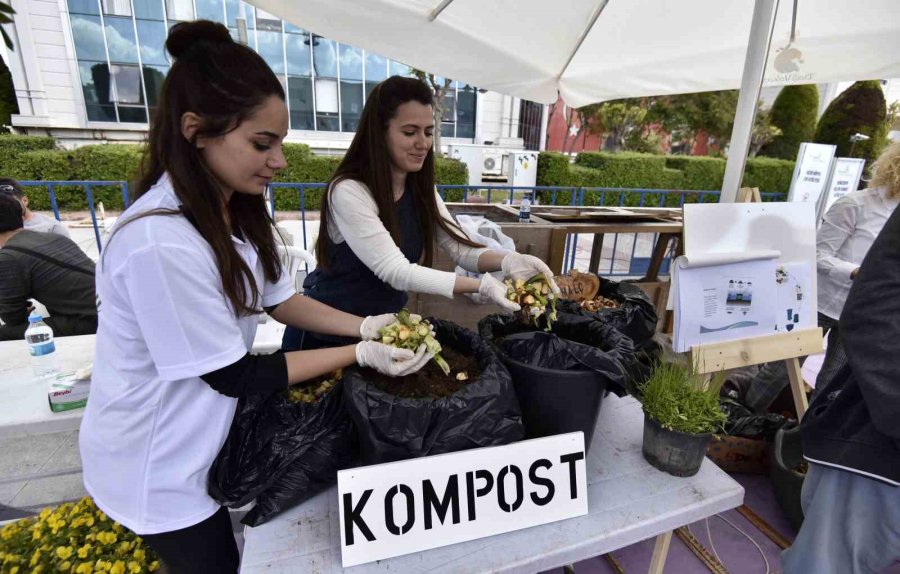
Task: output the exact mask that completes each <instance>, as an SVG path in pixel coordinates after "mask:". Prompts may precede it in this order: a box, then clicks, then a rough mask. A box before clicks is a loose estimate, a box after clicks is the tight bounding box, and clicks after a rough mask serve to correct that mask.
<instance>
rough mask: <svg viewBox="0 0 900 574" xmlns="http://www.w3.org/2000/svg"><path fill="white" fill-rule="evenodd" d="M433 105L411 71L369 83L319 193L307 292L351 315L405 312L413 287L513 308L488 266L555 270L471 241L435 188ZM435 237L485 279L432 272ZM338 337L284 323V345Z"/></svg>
mask: <svg viewBox="0 0 900 574" xmlns="http://www.w3.org/2000/svg"><path fill="white" fill-rule="evenodd" d="M432 106H433V100H432V93H431V89H430V88H429V87H428V86H427V85H426V84H425V83H424V82H421V81H419V80H416V79H413V78H403V77H400V76H393V77H391V78H388V79H387V80H385V81H384V82H382V83H380V84H379V85H377V86H376V87H375V89H374V90H372V93H371V94H370V95H369V98H368V100H367V102H366V106H365V108H364V109H363V113H362V117H361V119H360V123H359V127H358V129H357V131H356V135H355V137H354V138H353V142H352V143H351V144H350V148H349V149H348V150H347V154H346V155H345V156H344V159H343V161H342V162H341V164H340V166H338V168H337V171H336V172H335V175H334V177H333V178H332V180H331V182H330V183H329V185H328V191H327V193H326V194H325V196H324V197H323V199H322V209H321V213H322V215H321V217H322V219H321V223H320V227H319V239H318V242H317V244H316V255H317V259H318V268H317V269H316V270H315V271H314V272H313V273H312V274H310V276H309V277H308V278H307V280H306V282H305V283H304V287H305V289H306V294H307V295H308V296H310V297H312V298H314V299H316V300H318V301H320V302H322V303H325V304H327V305H330V306H332V307H335V308H337V309H340V310H342V311H345V312H348V313H361V312H363V311H365V310H378V311H377V313H376V314H382V313H393V312H396V311H399V310H400V309H401V308H402V307H403V306H404V305H405V304H406V301H407V294H406V293H407V291H416V292H419V293H434V294H439V295H443V296H445V297H453V295H454V294H457V293H478V294H480V295H481V296H482V300H486V301H490V302H493V303H496V304H498V305H500V307H501V308H503V309H505V310H508V311H516V310H518V305H516V304H514V303H511V302H510V301H508V300H507V299H506V287H505V286H504V285H503V284H502V283H501V282H499V281H497V280H496V279H494V278H493V277H492V276H491V275H490V274H489V273H486V272H491V271H499V270H502V271H503V272H504V274H505V275H506V276H509V277H514V278H528V277H531V276H532V275H534V274H536V273H545V274H546V275H547V276H548V277H551V276H552V274H551V272H550V269H549V268H548V267H547V265H546V264H545V263H544V262H543V261H541V260H540V259H538V258H536V257H533V256H530V255H522V254H518V253H504V252H500V251H494V250H491V249H486V248H484V247H483V246H480V245H478V244H476V243H473V242H472V241H470V240H469V238H468V237H466V235H465V234H464V233H463V232H462V230H461V229H460V228H459V226H458V225H457V224H456V222H455V221H454V220H453V218H452V216H451V215H450V213H449V212H448V211H447V208H446V207H445V206H444V204H443V202H442V201H441V198H440V196H438V194H437V192H436V190H435V186H434V151H433V149H432V143H433V134H434V130H435V125H434V116H433V108H432ZM435 242H437V244H438V246H439V247H440V248H441V250H443V251H444V252H445V253H446V254H447V255H448V256H449V257H450V258H451V259H452V260H453V261H454V262H455V263H456V264H457V265H459V266H460V267H462V268H463V269H466V270H467V271H473V272H479V273H484V275H483V276H482V278H481V279H474V278H471V277H463V276H460V275H456V274H455V273H453V272H447V271H438V270H436V269H432V268H431V267H430V266H431V264H432V261H433V259H434V253H433V245H434V244H435ZM554 287H555V286H554ZM342 342H343V341H342V340H341V339H340V338H338V337H328V336H322V335H318V334H317V335H312V334H310V333H305V332H303V331H299V330H296V329H291V328H288V329H287V331H286V332H285V336H284V340H283V342H282V348H283V349H285V350H295V349H314V348H318V347H325V346H332V345H335V344H340V343H342Z"/></svg>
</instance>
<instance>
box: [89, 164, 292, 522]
mask: <svg viewBox="0 0 900 574" xmlns="http://www.w3.org/2000/svg"><path fill="white" fill-rule="evenodd" d="M178 203H179V202H178V199H177V197H176V196H175V193H174V191H173V190H172V187H171V184H170V182H169V180H168V178H167V177H166V176H163V178H161V179H160V181H159V182H158V183H157V185H156V186H155V187H153V188H152V189H151V190H150V191H148V192H147V193H146V194H145V195H144V196H142V197H141V198H140V199H138V200H137V201H136V202H135V205H134V206H133V208H132V209H129V210H128V212H127V213H126V215H125V216H124V217H123V218H122V219H121V220H120V221H122V220H124V221H127V220H128V219H130V218H131V217H132V216H134V215H136V214H138V213H141V212H144V211H146V210H149V209H154V208H165V209H177V208H178ZM233 241H234V243H235V247H236V248H237V250H238V252H239V253H240V254H241V257H242V258H243V259H244V261H246V262H247V264H248V266H249V268H250V269H251V270H253V273H254V276H255V277H256V282H257V285H259V287H260V292H261V294H262V301H261V305H262V306H270V305H277V304H279V303H282V302H283V301H285V300H287V299H288V298H290V297H291V295H293V294H294V293H295V291H294V289H293V286H292V284H291V281H290V279H289V278H288V277H287V274H286V273H284V274H282V277H281V280H279V281H278V283H277V284H271V283H266V282H265V281H264V279H263V277H264V274H263V269H262V264H261V263H260V262H259V260H258V258H257V254H256V250H255V249H253V247H252V246H251V245H250V244H248V243H244V242H243V241H241V240H239V239H237V238H233ZM97 295H98V298H99V305H98V308H99V312H98V315H99V327H98V330H97V343H96V349H95V355H94V370H93V376H92V382H91V396H90V400H89V401H88V406H87V410H86V411H85V416H84V421H83V422H82V424H81V432H80V437H79V442H80V447H81V458H82V463H83V467H84V483H85V487H86V488H87V490H88V492H89V493H90V494H91V495H92V496H93V497H94V499H95V500H96V502H97V505H98V506H99V507H100V508H101V509H102V510H103V511H104V512H106V513H107V514H108V515H109V516H111V517H112V518H113V519H115V520H117V521H118V522H120V523H122V524H123V525H125V526H127V527H128V528H130V529H131V530H133V531H134V532H136V533H138V534H156V533H160V532H168V531H172V530H178V529H181V528H186V527H188V526H192V525H194V524H197V523H199V522H201V521H202V520H205V519H206V518H208V517H209V516H211V515H212V514H213V513H215V512H216V511H217V510H218V508H219V505H218V504H217V503H216V502H215V501H214V500H213V499H212V498H210V497H209V495H208V494H207V492H206V485H207V474H208V472H209V469H210V466H211V465H212V463H213V460H214V459H215V457H216V455H217V454H218V452H219V449H220V448H221V447H222V444H223V443H224V441H225V438H226V436H227V434H228V430H229V427H230V426H231V421H232V419H233V417H234V411H235V407H236V404H237V399H234V398H230V397H226V396H225V395H222V394H220V393H218V392H217V391H215V390H213V389H212V388H211V387H210V386H209V385H207V384H206V383H205V382H204V381H203V380H202V379H200V378H199V377H200V375H203V374H206V373H209V372H211V371H215V370H217V369H220V368H222V367H225V366H228V365H230V364H232V363H234V362H235V361H237V360H238V359H240V358H241V357H243V356H244V354H246V353H247V352H248V351H249V350H250V349H251V347H252V345H253V338H254V337H255V335H256V326H257V317H256V316H240V317H237V316H236V315H235V313H234V311H233V309H232V307H231V305H230V304H229V303H228V300H227V299H226V297H225V294H224V291H223V289H222V281H221V278H220V276H219V272H218V270H217V267H216V263H215V257H214V255H213V251H212V249H211V248H210V246H209V244H208V243H207V242H206V241H205V240H204V239H203V238H202V237H201V236H200V234H199V233H198V232H197V230H196V229H195V228H194V227H193V226H192V225H191V223H190V222H189V221H188V220H187V219H186V218H185V217H184V216H181V215H174V216H172V215H169V216H166V215H158V216H148V217H145V218H142V219H138V220H136V221H132V222H131V223H128V224H127V225H124V226H123V227H122V228H121V230H119V231H118V232H117V233H115V236H114V237H112V239H111V240H110V241H109V242H108V243H107V245H106V248H105V249H104V253H103V257H102V258H101V261H100V263H99V264H98V266H97Z"/></svg>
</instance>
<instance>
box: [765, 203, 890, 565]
mask: <svg viewBox="0 0 900 574" xmlns="http://www.w3.org/2000/svg"><path fill="white" fill-rule="evenodd" d="M867 248H868V246H867ZM844 271H845V272H847V273H853V275H854V277H855V279H854V283H853V286H852V287H851V288H850V293H849V295H847V300H846V303H843V304H842V313H841V317H840V333H841V343H842V345H841V349H842V350H843V352H844V353H846V362H845V363H844V364H843V365H842V366H841V367H840V369H839V370H838V371H837V372H836V374H835V375H834V376H833V377H831V378H830V379H826V378H825V377H823V376H819V378H818V380H817V385H816V394H815V395H814V396H813V401H812V403H811V404H810V405H809V410H808V411H807V412H806V415H805V416H804V417H803V421H802V422H801V424H800V433H801V435H802V441H803V456H804V458H805V459H806V460H807V461H808V462H809V469H808V470H807V473H806V479H805V480H804V482H803V492H802V495H801V504H802V507H803V514H804V517H805V518H804V520H803V526H802V527H801V528H800V532H799V533H798V534H797V537H796V538H795V539H794V544H793V546H791V547H790V548H789V549H788V550H786V551H785V553H784V556H783V560H782V562H783V567H784V572H785V574H807V573H811V572H815V573H816V574H882V572H884V571H885V570H886V569H887V568H888V567H889V566H890V565H891V563H892V562H894V561H895V560H898V559H900V423H898V421H900V359H898V357H897V341H898V339H900V211H897V210H895V211H894V213H893V215H892V216H891V218H890V219H889V220H888V222H887V224H886V225H885V226H884V229H883V231H882V232H881V234H880V235H879V236H878V238H877V239H876V240H875V242H874V243H873V244H872V245H871V249H870V250H869V253H868V255H867V256H866V258H865V260H864V261H863V262H862V265H860V266H857V267H853V268H852V269H851V268H850V266H849V265H848V266H846V267H844ZM835 351H836V350H835ZM835 351H833V350H832V347H828V355H831V354H832V353H833V352H835Z"/></svg>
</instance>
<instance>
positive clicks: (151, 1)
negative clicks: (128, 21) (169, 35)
mask: <svg viewBox="0 0 900 574" xmlns="http://www.w3.org/2000/svg"><path fill="white" fill-rule="evenodd" d="M134 17H135V18H137V19H138V21H140V20H157V21H159V22H162V21H163V20H165V17H164V15H163V7H162V0H134Z"/></svg>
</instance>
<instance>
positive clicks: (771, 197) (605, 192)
mask: <svg viewBox="0 0 900 574" xmlns="http://www.w3.org/2000/svg"><path fill="white" fill-rule="evenodd" d="M19 183H20V184H21V185H22V186H24V187H42V188H46V189H47V191H48V192H49V195H50V205H51V207H52V209H53V215H54V216H55V217H56V219H57V220H59V205H58V203H57V197H56V190H57V189H58V188H60V187H62V186H67V187H80V188H82V189H83V191H84V193H85V196H86V199H87V203H88V209H89V211H90V214H91V222H92V224H93V227H94V236H95V238H96V240H97V251H98V253H99V252H101V251H102V248H103V245H102V240H101V235H100V229H99V225H98V222H97V215H96V206H95V198H94V193H93V191H94V188H97V187H110V186H118V187H119V190H120V192H121V195H122V203H123V205H124V206H125V207H127V206H128V205H129V203H130V197H129V190H128V184H127V183H126V182H124V181H87V180H86V181H21V182H19ZM325 186H326V184H324V183H272V184H270V186H269V194H268V200H269V206H270V210H271V212H272V215H273V217H274V215H275V212H276V208H275V205H276V196H278V200H279V201H278V203H281V202H282V201H287V202H288V203H291V204H293V203H294V201H293V198H291V197H290V192H291V190H295V193H296V194H297V195H296V200H297V203H296V204H297V205H298V207H299V211H300V221H301V225H302V229H303V248H304V249H309V245H308V240H307V226H306V207H307V206H306V199H307V193H306V192H307V190H313V189H315V190H319V189H324V188H325ZM437 189H438V193H439V194H440V196H441V198H443V199H444V200H445V201H463V202H468V201H469V200H470V199H472V198H473V197H475V196H477V197H480V198H482V199H483V200H484V201H485V202H486V203H506V204H514V203H516V201H517V199H519V200H520V199H521V197H522V196H524V194H525V193H529V194H532V197H533V198H535V199H536V200H537V203H539V204H541V205H570V206H611V207H612V206H618V207H680V206H683V205H684V204H685V203H708V202H717V201H718V200H719V192H718V191H702V190H701V191H695V190H676V189H630V188H617V187H563V186H559V187H556V186H540V185H538V186H512V185H491V186H485V185H480V186H472V185H438V186H437ZM279 191H280V192H281V193H279ZM761 196H762V199H763V201H779V200H784V198H785V197H786V194H784V193H762V194H761ZM315 207H316V208H318V205H316V206H315ZM620 235H624V236H630V237H631V253H630V255H629V257H628V258H627V263H628V265H629V266H628V268H627V269H625V270H620V269H616V263H617V258H616V252H617V248H618V246H619V240H620V237H619V236H620ZM638 235H650V234H638V233H628V234H624V233H617V234H615V235H614V237H613V244H612V257H611V258H610V261H609V267H608V268H607V269H604V270H601V272H602V273H603V274H604V275H610V276H634V275H642V274H643V273H642V272H641V269H640V264H641V263H642V262H643V260H645V259H649V257H646V258H645V257H639V256H637V247H638ZM578 236H579V234H577V233H572V234H569V235H568V236H567V237H566V247H565V252H564V255H563V272H564V273H565V272H567V271H569V270H570V269H574V268H575V266H576V259H577V250H578ZM656 239H657V237H656V234H653V239H652V241H650V242H649V245H650V248H651V249H652V246H653V245H654V244H655V242H656ZM625 240H626V241H627V239H625ZM671 255H672V254H671V253H670V254H667V257H666V260H665V261H664V262H663V267H662V269H665V268H666V265H668V264H669V263H670V258H671ZM636 263H637V265H636Z"/></svg>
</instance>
